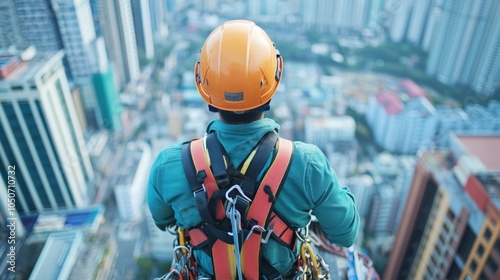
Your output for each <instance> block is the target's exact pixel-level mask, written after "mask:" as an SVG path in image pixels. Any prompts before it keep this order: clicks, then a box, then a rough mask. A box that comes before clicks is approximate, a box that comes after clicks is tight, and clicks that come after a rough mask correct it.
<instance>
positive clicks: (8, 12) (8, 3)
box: [0, 0, 22, 49]
mask: <svg viewBox="0 0 500 280" xmlns="http://www.w3.org/2000/svg"><path fill="white" fill-rule="evenodd" d="M15 13H16V7H15V6H14V0H4V1H0V49H1V48H8V47H11V46H18V45H21V44H22V37H21V30H20V29H19V22H18V20H17V17H13V16H12V15H14V14H15Z"/></svg>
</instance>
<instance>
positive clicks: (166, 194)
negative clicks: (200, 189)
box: [148, 119, 359, 275]
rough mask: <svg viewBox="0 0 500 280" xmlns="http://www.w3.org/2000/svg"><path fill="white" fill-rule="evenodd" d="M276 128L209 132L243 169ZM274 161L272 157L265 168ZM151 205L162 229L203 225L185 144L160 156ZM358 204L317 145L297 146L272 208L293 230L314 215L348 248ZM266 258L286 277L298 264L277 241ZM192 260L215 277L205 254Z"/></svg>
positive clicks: (213, 127)
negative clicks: (186, 168) (191, 184)
mask: <svg viewBox="0 0 500 280" xmlns="http://www.w3.org/2000/svg"><path fill="white" fill-rule="evenodd" d="M273 129H274V130H278V129H279V125H278V124H276V123H275V122H274V121H273V120H271V119H262V120H258V121H254V122H251V123H247V124H238V125H231V124H227V123H224V122H222V121H218V120H217V121H213V122H212V123H210V124H209V126H208V128H207V132H210V131H215V132H216V133H217V136H218V139H219V141H220V143H221V144H222V146H223V147H224V149H225V150H226V152H227V154H228V155H229V157H230V159H231V161H232V163H233V165H234V166H239V165H240V163H241V162H242V161H243V160H244V159H245V158H246V156H247V155H248V154H249V153H250V151H251V150H252V148H253V147H255V145H256V144H257V143H258V141H259V140H260V139H261V138H262V137H263V136H264V135H265V134H266V133H267V132H268V131H271V130H273ZM270 162H271V157H270V158H269V160H268V162H267V163H266V167H267V166H269V164H270ZM263 172H264V171H263ZM263 172H261V176H262V173H263ZM148 204H149V207H150V210H151V213H152V215H153V219H154V220H155V222H156V224H157V225H158V226H159V227H160V228H164V227H165V226H167V225H169V224H172V223H177V225H178V226H180V227H182V228H186V229H189V228H193V227H196V226H198V225H199V224H200V223H201V222H202V219H201V217H200V215H199V213H198V209H197V207H196V205H195V202H194V199H193V194H192V192H191V189H190V187H189V184H188V181H187V179H186V176H185V175H184V171H183V168H182V160H181V145H176V146H171V147H168V148H166V149H165V150H163V151H162V152H161V153H160V155H159V156H158V157H157V159H156V161H155V163H154V165H153V167H152V170H151V176H150V181H149V188H148ZM354 205H355V204H354V198H353V196H352V195H351V193H350V192H349V190H348V189H347V188H342V187H340V186H339V184H338V181H337V178H336V176H335V174H334V172H333V170H332V169H331V167H330V164H329V163H328V160H327V159H326V157H325V156H324V155H323V154H322V153H321V151H320V150H319V149H318V148H317V147H316V146H313V145H309V144H305V143H302V142H294V153H293V156H292V160H291V163H290V170H289V172H288V176H287V178H286V179H285V180H284V184H283V186H282V188H281V191H280V193H279V196H278V199H277V201H276V203H275V204H274V210H275V212H276V214H277V215H279V216H280V218H281V219H282V220H284V221H286V222H287V224H288V226H290V227H292V228H294V229H296V228H302V227H305V226H307V224H308V223H309V221H310V219H311V217H310V214H313V215H315V216H316V218H317V219H318V221H319V222H320V224H321V226H322V228H323V230H324V231H325V233H326V235H327V237H328V238H329V239H330V240H331V241H332V242H334V243H337V244H339V245H342V246H350V245H351V244H352V243H353V242H354V240H355V238H356V235H357V230H358V226H359V215H358V213H357V211H356V209H355V206H354ZM311 211H312V212H311ZM262 254H263V257H264V258H265V259H266V260H267V261H268V262H269V263H270V264H271V265H272V266H274V267H275V268H276V269H277V270H278V271H279V272H280V273H282V274H284V273H286V272H288V271H289V270H290V269H291V268H292V265H293V263H294V262H295V260H296V252H292V251H291V250H290V249H289V248H287V247H285V246H282V245H281V244H279V243H278V242H277V241H276V240H270V242H268V243H267V244H262ZM194 256H195V258H196V260H197V262H198V265H199V266H201V268H202V269H203V270H204V271H205V272H206V273H208V274H210V275H212V274H213V269H212V262H211V259H210V258H209V257H208V256H207V255H206V254H205V253H204V252H202V251H195V252H194Z"/></svg>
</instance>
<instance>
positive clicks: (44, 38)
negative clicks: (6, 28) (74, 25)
mask: <svg viewBox="0 0 500 280" xmlns="http://www.w3.org/2000/svg"><path fill="white" fill-rule="evenodd" d="M14 6H15V8H16V13H15V14H10V15H9V16H10V17H15V16H17V18H18V20H19V26H20V30H21V34H22V37H23V39H24V41H25V46H21V47H26V46H30V45H35V46H36V48H37V49H38V50H39V51H41V52H44V51H52V52H55V51H58V50H60V49H63V48H64V47H63V41H62V38H61V34H60V32H59V26H58V25H57V19H56V15H55V13H54V9H53V7H52V4H51V1H48V0H41V1H38V0H15V1H14Z"/></svg>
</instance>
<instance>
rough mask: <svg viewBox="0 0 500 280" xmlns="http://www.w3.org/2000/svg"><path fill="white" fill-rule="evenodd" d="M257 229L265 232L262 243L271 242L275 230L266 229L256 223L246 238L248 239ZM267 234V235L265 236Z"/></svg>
mask: <svg viewBox="0 0 500 280" xmlns="http://www.w3.org/2000/svg"><path fill="white" fill-rule="evenodd" d="M255 231H257V232H259V233H261V234H263V236H262V239H261V241H260V242H261V243H263V244H266V243H267V242H269V238H270V237H271V234H272V233H273V230H272V229H270V230H266V229H265V228H264V227H262V226H260V225H254V226H252V228H251V229H250V232H249V233H248V235H247V237H246V238H245V240H248V238H250V235H251V234H252V233H255ZM264 235H265V236H264Z"/></svg>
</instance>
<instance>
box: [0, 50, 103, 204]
mask: <svg viewBox="0 0 500 280" xmlns="http://www.w3.org/2000/svg"><path fill="white" fill-rule="evenodd" d="M62 57H63V52H62V51H59V52H57V53H38V54H36V51H35V50H34V48H29V49H27V50H26V51H24V52H23V53H21V54H18V55H16V54H9V55H4V56H2V57H1V60H0V68H1V69H0V73H1V76H0V105H1V106H0V162H1V165H2V166H9V165H13V164H14V165H16V198H17V199H16V209H17V210H18V211H19V213H21V214H22V213H28V212H32V211H45V210H51V209H64V208H77V207H82V206H85V205H86V204H87V203H88V201H89V199H90V196H91V195H92V184H93V179H94V173H93V169H92V167H91V163H90V159H89V156H88V153H87V150H86V147H85V143H84V138H83V135H82V131H81V128H80V123H79V122H78V119H77V116H76V112H75V108H74V104H73V101H72V99H71V94H70V88H69V84H68V80H67V78H66V75H65V72H64V67H63V64H62ZM0 173H1V174H2V177H5V178H7V174H6V169H5V168H2V170H1V171H0Z"/></svg>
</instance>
